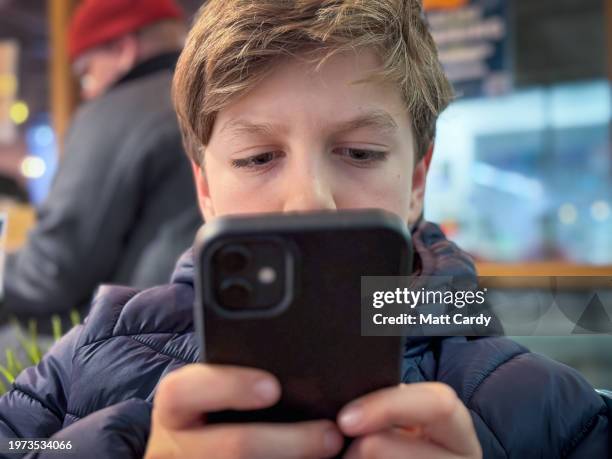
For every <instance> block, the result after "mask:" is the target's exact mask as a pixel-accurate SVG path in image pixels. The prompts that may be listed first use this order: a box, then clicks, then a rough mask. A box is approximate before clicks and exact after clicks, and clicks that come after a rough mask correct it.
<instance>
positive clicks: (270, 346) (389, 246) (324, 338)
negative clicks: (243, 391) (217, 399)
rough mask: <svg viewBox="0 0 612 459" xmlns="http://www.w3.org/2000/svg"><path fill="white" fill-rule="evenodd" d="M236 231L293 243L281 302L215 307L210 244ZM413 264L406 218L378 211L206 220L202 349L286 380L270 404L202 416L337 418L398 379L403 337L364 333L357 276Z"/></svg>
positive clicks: (199, 256)
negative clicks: (236, 310)
mask: <svg viewBox="0 0 612 459" xmlns="http://www.w3.org/2000/svg"><path fill="white" fill-rule="evenodd" d="M237 236H238V237H239V238H240V239H241V240H248V239H249V238H258V237H271V236H272V237H275V238H281V239H283V240H284V241H287V242H288V244H289V245H290V246H291V247H293V255H294V256H295V257H296V260H295V266H296V269H295V272H294V273H293V276H294V282H293V292H292V298H291V300H290V302H289V303H288V304H287V305H286V306H285V307H284V308H282V309H281V310H280V311H276V312H274V313H273V314H270V315H268V316H266V317H257V318H254V317H242V318H235V317H232V318H230V317H227V316H226V315H225V314H223V313H222V311H219V310H218V308H215V307H212V304H211V303H212V296H211V295H212V292H211V279H212V276H211V273H210V272H209V270H207V267H206V264H207V263H208V262H209V261H208V260H210V255H211V254H210V252H211V250H213V249H214V247H215V246H218V244H219V243H220V242H222V241H223V240H226V239H228V238H236V237H237ZM411 267H412V248H411V243H410V233H409V231H408V228H407V225H406V223H404V222H402V221H401V220H400V219H399V218H397V217H395V216H394V215H392V214H389V213H386V212H382V211H342V212H318V213H313V214H282V215H281V214H269V215H259V216H255V217H251V218H244V217H229V218H222V219H217V220H216V221H214V222H213V223H209V224H207V225H205V226H204V227H203V228H202V230H201V232H200V233H199V234H198V237H197V239H196V269H197V272H198V275H197V281H196V283H197V286H196V288H197V301H196V306H195V318H196V328H197V331H198V334H199V337H200V346H201V358H202V360H203V361H205V362H209V363H218V364H232V365H240V366H247V367H255V368H261V369H264V370H267V371H269V372H271V373H272V374H274V375H275V376H276V377H277V378H278V379H279V380H280V383H281V385H282V398H281V400H280V401H279V403H278V404H276V405H275V406H273V407H271V408H268V409H264V410H256V411H242V412H237V411H236V412H233V411H225V412H220V413H211V414H210V415H207V422H290V421H302V420H309V419H322V418H327V419H332V420H333V419H335V417H336V415H337V413H338V411H339V409H340V408H341V407H342V406H344V405H345V404H346V403H348V402H350V401H351V400H354V399H356V398H358V397H359V396H361V395H364V394H366V393H369V392H371V391H374V390H376V389H379V388H383V387H389V386H393V385H395V384H398V383H399V382H400V376H401V375H400V367H401V358H402V354H403V345H402V339H401V338H400V337H393V336H389V337H363V336H361V322H360V320H361V314H360V307H361V306H360V300H361V298H360V297H361V276H397V275H407V274H409V273H410V270H411ZM202 390H206V389H205V388H202Z"/></svg>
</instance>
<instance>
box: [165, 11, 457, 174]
mask: <svg viewBox="0 0 612 459" xmlns="http://www.w3.org/2000/svg"><path fill="white" fill-rule="evenodd" d="M361 48H374V49H375V50H376V51H377V52H378V53H379V55H380V57H381V58H382V62H383V65H382V68H381V70H380V72H378V73H377V74H376V75H372V77H373V78H382V79H384V80H385V81H392V82H394V83H395V84H397V85H398V87H399V88H400V90H401V92H402V95H403V98H404V102H405V105H406V108H407V110H408V111H409V113H410V115H411V117H412V122H413V129H414V132H415V138H416V149H417V157H418V158H421V157H422V156H423V155H424V154H425V153H426V151H427V149H428V148H429V146H430V144H431V142H432V140H433V137H434V134H435V123H436V119H437V117H438V115H439V114H440V112H441V111H442V110H444V108H446V106H447V105H448V104H449V102H450V100H451V98H452V89H451V86H450V84H449V82H448V80H447V78H446V76H445V75H444V72H443V70H442V67H441V65H440V62H439V61H438V56H437V51H436V47H435V44H434V42H433V39H432V37H431V34H430V33H429V31H428V29H427V25H426V23H425V20H424V18H423V14H422V6H421V2H420V0H209V1H208V2H207V3H206V4H205V5H204V6H203V7H202V8H201V9H200V11H199V13H198V15H197V17H196V19H195V22H194V25H193V27H192V29H191V31H190V33H189V35H188V37H187V43H186V46H185V48H184V50H183V52H182V54H181V57H180V59H179V61H178V64H177V68H176V72H175V76H174V84H173V93H174V103H175V108H176V111H177V114H178V118H179V124H180V126H181V131H182V133H183V138H184V141H185V147H186V150H187V152H188V154H189V156H190V157H191V159H193V160H194V161H196V163H198V164H201V160H202V157H201V156H202V155H201V148H200V147H201V146H203V145H204V146H205V145H207V144H208V141H209V140H210V135H211V132H212V127H213V124H214V121H215V117H216V114H217V113H218V112H219V111H220V110H222V109H223V108H224V107H225V106H226V105H227V104H228V103H230V102H231V101H232V100H234V98H236V97H237V96H239V95H241V94H244V93H245V92H246V91H247V90H248V89H250V88H252V87H253V86H254V85H255V84H257V83H258V82H259V81H261V79H262V78H263V77H264V76H265V75H266V74H267V73H268V72H269V70H270V68H271V67H272V65H271V64H272V63H273V62H274V61H275V60H277V59H278V58H279V57H281V56H295V55H297V54H298V53H303V52H305V51H309V50H323V51H324V53H323V54H322V55H321V53H320V52H319V53H318V55H319V56H322V57H320V58H319V59H320V62H323V61H324V60H325V59H326V58H328V57H329V56H331V55H332V54H334V53H336V52H339V51H344V50H358V49H361Z"/></svg>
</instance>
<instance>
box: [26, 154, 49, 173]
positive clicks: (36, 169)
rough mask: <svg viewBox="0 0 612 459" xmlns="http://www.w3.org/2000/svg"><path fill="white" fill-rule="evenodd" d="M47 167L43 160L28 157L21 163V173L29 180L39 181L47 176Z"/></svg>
mask: <svg viewBox="0 0 612 459" xmlns="http://www.w3.org/2000/svg"><path fill="white" fill-rule="evenodd" d="M46 170H47V165H46V164H45V161H44V160H43V159H42V158H39V157H37V156H26V157H25V158H24V159H23V161H22V162H21V173H22V174H23V176H24V177H26V178H29V179H37V178H40V177H42V176H43V175H45V172H46Z"/></svg>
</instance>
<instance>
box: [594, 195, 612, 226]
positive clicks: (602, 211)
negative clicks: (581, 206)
mask: <svg viewBox="0 0 612 459" xmlns="http://www.w3.org/2000/svg"><path fill="white" fill-rule="evenodd" d="M591 216H592V217H593V220H597V221H599V222H603V221H605V220H607V219H608V217H609V216H610V205H609V204H608V203H607V202H606V201H601V200H600V201H595V202H594V203H593V204H591Z"/></svg>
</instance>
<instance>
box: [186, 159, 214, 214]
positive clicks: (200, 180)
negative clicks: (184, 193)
mask: <svg viewBox="0 0 612 459" xmlns="http://www.w3.org/2000/svg"><path fill="white" fill-rule="evenodd" d="M191 170H192V171H193V178H194V180H195V186H196V194H197V197H198V205H199V207H200V212H202V215H203V216H204V221H210V220H211V219H212V218H213V217H214V216H215V211H214V209H213V205H212V200H211V199H210V191H209V189H208V180H207V179H206V174H205V173H204V169H203V168H202V166H200V165H198V164H197V163H196V162H195V161H191Z"/></svg>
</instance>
